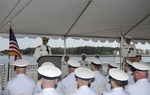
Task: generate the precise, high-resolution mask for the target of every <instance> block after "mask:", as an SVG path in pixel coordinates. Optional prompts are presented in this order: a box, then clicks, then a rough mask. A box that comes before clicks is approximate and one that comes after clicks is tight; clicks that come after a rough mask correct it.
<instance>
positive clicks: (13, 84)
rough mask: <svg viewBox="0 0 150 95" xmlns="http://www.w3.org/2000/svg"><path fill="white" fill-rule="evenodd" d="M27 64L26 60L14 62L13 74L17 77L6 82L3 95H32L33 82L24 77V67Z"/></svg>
mask: <svg viewBox="0 0 150 95" xmlns="http://www.w3.org/2000/svg"><path fill="white" fill-rule="evenodd" d="M28 64H29V62H28V61H26V60H22V59H21V60H17V61H15V62H14V66H16V70H15V72H16V73H17V76H16V77H15V78H13V79H12V80H10V81H8V82H7V85H6V87H5V90H4V95H17V94H18V95H19V94H24V95H32V94H33V92H34V88H35V82H34V80H32V79H31V78H30V77H28V76H26V67H27V65H28Z"/></svg>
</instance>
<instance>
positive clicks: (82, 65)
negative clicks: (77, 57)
mask: <svg viewBox="0 0 150 95" xmlns="http://www.w3.org/2000/svg"><path fill="white" fill-rule="evenodd" d="M79 63H80V64H81V67H85V68H90V66H89V63H88V62H87V61H79Z"/></svg>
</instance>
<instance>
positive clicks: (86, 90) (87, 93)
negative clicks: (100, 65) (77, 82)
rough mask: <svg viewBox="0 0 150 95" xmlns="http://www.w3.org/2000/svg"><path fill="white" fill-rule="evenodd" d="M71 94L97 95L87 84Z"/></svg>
mask: <svg viewBox="0 0 150 95" xmlns="http://www.w3.org/2000/svg"><path fill="white" fill-rule="evenodd" d="M71 95H97V94H96V93H94V92H93V91H92V90H91V89H90V88H89V87H88V86H81V87H80V88H79V89H78V90H77V91H76V92H75V93H73V94H71Z"/></svg>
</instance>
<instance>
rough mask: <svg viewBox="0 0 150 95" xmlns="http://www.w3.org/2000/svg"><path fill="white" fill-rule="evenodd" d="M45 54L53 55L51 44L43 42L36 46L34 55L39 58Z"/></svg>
mask: <svg viewBox="0 0 150 95" xmlns="http://www.w3.org/2000/svg"><path fill="white" fill-rule="evenodd" d="M47 48H48V49H49V53H48V51H47ZM45 55H52V52H51V48H50V46H48V45H43V44H42V45H40V46H38V47H36V49H35V52H34V55H33V56H34V58H36V59H38V58H39V57H41V56H45Z"/></svg>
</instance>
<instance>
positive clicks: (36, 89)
mask: <svg viewBox="0 0 150 95" xmlns="http://www.w3.org/2000/svg"><path fill="white" fill-rule="evenodd" d="M41 92H42V88H41V83H40V81H37V84H36V87H35V90H34V94H37V93H41ZM56 92H58V93H59V94H60V95H63V92H62V90H61V82H58V83H57V88H56Z"/></svg>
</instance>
